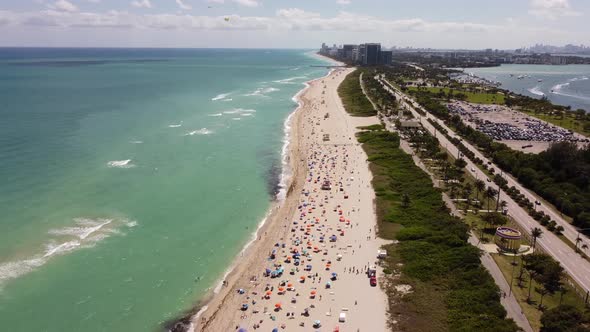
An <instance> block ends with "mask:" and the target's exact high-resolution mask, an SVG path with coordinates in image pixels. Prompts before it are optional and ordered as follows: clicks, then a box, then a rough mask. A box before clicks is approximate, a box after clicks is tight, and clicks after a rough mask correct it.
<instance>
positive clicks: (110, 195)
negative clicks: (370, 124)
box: [0, 48, 328, 332]
mask: <svg viewBox="0 0 590 332" xmlns="http://www.w3.org/2000/svg"><path fill="white" fill-rule="evenodd" d="M325 64H326V62H325V61H324V60H321V59H319V58H317V57H315V56H314V55H313V54H312V52H310V51H303V50H225V49H42V48H28V49H27V48H25V49H22V48H21V49H16V48H3V49H0V100H1V101H2V107H0V179H1V186H0V211H2V213H1V214H0V322H1V323H0V324H1V326H0V329H1V330H4V331H12V332H18V331H85V332H93V331H157V330H160V329H161V328H162V326H163V325H164V324H165V323H166V322H167V321H170V320H173V319H175V318H177V317H179V316H181V315H182V314H183V313H185V312H186V311H187V310H189V309H190V308H191V307H193V306H194V305H196V304H197V303H198V301H199V299H201V298H202V297H203V295H204V294H206V293H207V291H208V290H210V289H212V288H214V287H215V286H216V285H217V284H218V283H219V282H220V281H221V280H222V278H223V275H224V273H225V272H226V271H227V270H228V268H229V267H230V265H231V263H232V262H233V261H234V259H235V257H237V256H238V254H239V252H240V250H242V248H243V247H244V246H245V245H246V244H247V243H248V242H249V241H250V240H251V238H252V235H253V233H254V231H255V230H256V229H257V227H258V226H259V224H260V223H261V221H262V220H263V219H264V217H265V214H266V213H267V210H268V208H269V206H270V203H271V201H272V200H273V199H274V198H275V196H276V194H277V193H278V192H279V190H280V185H279V182H280V179H281V172H282V170H283V162H284V160H283V156H282V154H281V151H282V150H283V148H284V145H285V137H286V136H285V131H286V126H285V121H286V119H287V117H288V116H289V114H290V113H292V112H293V110H294V109H295V108H296V106H297V103H296V102H295V101H294V100H293V96H294V95H295V94H296V93H297V92H298V91H300V90H301V89H302V88H303V87H304V83H305V82H306V81H308V80H310V79H313V78H317V77H320V76H323V75H325V74H327V72H328V69H327V68H325V67H312V65H325Z"/></svg>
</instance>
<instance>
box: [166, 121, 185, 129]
mask: <svg viewBox="0 0 590 332" xmlns="http://www.w3.org/2000/svg"><path fill="white" fill-rule="evenodd" d="M181 126H182V121H181V122H180V123H179V124H171V125H168V128H178V127H181Z"/></svg>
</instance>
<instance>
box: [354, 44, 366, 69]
mask: <svg viewBox="0 0 590 332" xmlns="http://www.w3.org/2000/svg"><path fill="white" fill-rule="evenodd" d="M366 58H367V45H366V44H360V45H359V49H358V55H357V59H356V62H358V63H360V64H362V65H364V64H365V63H366V62H365V59H366Z"/></svg>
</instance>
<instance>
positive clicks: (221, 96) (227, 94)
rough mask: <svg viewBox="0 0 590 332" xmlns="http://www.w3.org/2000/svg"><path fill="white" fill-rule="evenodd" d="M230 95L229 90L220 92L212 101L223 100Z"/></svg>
mask: <svg viewBox="0 0 590 332" xmlns="http://www.w3.org/2000/svg"><path fill="white" fill-rule="evenodd" d="M229 95H231V92H227V93H220V94H218V95H217V96H215V97H213V98H211V100H212V101H217V100H222V99H225V98H227V97H228V96H229Z"/></svg>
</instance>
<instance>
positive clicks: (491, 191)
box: [485, 187, 498, 212]
mask: <svg viewBox="0 0 590 332" xmlns="http://www.w3.org/2000/svg"><path fill="white" fill-rule="evenodd" d="M497 193H498V192H497V191H496V189H494V188H492V187H488V189H487V190H486V192H485V197H486V198H487V199H488V212H489V211H490V200H492V199H493V198H494V197H496V194H497Z"/></svg>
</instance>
